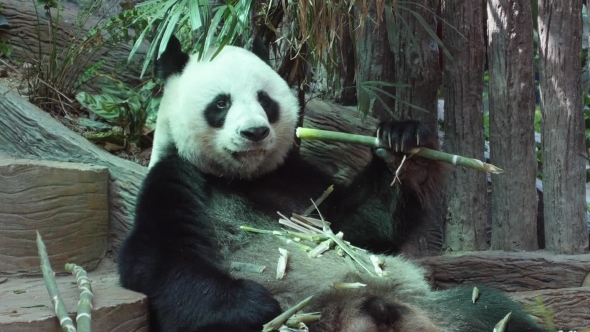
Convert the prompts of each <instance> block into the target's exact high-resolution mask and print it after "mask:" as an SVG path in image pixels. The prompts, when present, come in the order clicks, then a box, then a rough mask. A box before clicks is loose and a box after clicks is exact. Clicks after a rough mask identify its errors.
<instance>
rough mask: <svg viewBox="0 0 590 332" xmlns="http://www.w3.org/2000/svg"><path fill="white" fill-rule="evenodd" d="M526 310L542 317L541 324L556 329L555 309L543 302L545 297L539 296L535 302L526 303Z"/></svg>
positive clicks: (550, 329) (552, 331)
mask: <svg viewBox="0 0 590 332" xmlns="http://www.w3.org/2000/svg"><path fill="white" fill-rule="evenodd" d="M525 310H526V311H527V312H528V313H529V314H531V315H533V316H536V317H539V318H541V324H542V325H543V326H544V327H545V328H546V329H548V330H549V331H551V332H554V331H556V329H555V324H554V323H553V315H554V312H553V309H551V308H550V307H547V306H545V304H543V298H542V297H541V296H538V297H537V298H536V299H535V303H532V304H529V305H525Z"/></svg>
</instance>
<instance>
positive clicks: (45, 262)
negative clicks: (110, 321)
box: [37, 232, 76, 332]
mask: <svg viewBox="0 0 590 332" xmlns="http://www.w3.org/2000/svg"><path fill="white" fill-rule="evenodd" d="M37 249H38V251H39V260H40V261H41V271H42V273H43V280H44V281H45V286H46V287H47V292H48V293H49V298H50V299H51V304H53V312H55V315H56V316H57V319H58V320H59V325H61V328H62V330H63V331H64V332H76V327H75V326H74V322H73V321H72V319H71V318H70V315H69V314H68V310H67V309H66V306H65V304H64V302H63V300H62V298H61V295H60V293H59V289H58V288H57V283H56V282H55V278H54V277H53V269H52V268H51V263H50V262H49V256H48V255H47V248H46V247H45V243H43V239H42V238H41V235H40V234H39V232H37Z"/></svg>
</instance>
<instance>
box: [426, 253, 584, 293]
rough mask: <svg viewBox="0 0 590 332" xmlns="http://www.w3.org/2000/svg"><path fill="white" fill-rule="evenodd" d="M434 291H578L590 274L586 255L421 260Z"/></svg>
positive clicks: (467, 255) (465, 255) (461, 255)
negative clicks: (488, 288) (456, 288)
mask: <svg viewBox="0 0 590 332" xmlns="http://www.w3.org/2000/svg"><path fill="white" fill-rule="evenodd" d="M417 262H418V264H420V265H422V266H424V267H426V268H427V269H429V271H430V273H431V280H432V282H433V284H434V286H435V287H437V288H441V289H447V288H451V287H454V286H457V285H461V284H467V285H472V284H484V285H488V286H491V287H496V288H499V289H502V290H504V291H508V292H516V291H527V290H537V289H558V288H569V287H578V286H580V285H581V284H582V281H583V280H584V278H585V277H586V274H588V272H590V254H584V255H556V254H552V253H549V252H546V251H535V252H504V251H484V252H463V253H455V254H447V255H442V256H434V257H426V258H421V259H419V260H418V261H417Z"/></svg>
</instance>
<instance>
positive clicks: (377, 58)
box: [355, 1, 395, 120]
mask: <svg viewBox="0 0 590 332" xmlns="http://www.w3.org/2000/svg"><path fill="white" fill-rule="evenodd" d="M376 3H377V2H376V1H369V2H368V4H367V6H368V8H366V10H367V11H368V17H367V19H366V20H365V21H364V24H363V25H362V29H363V30H362V31H361V34H360V35H358V36H357V39H356V59H357V60H356V63H357V77H356V82H357V98H358V100H359V103H361V102H362V101H361V100H363V97H365V98H366V97H367V92H366V91H365V90H364V89H363V88H361V87H358V85H359V83H363V82H365V81H383V82H395V71H394V68H395V62H394V55H393V53H392V52H391V49H390V47H389V43H388V42H387V41H388V39H387V25H386V22H385V18H384V17H382V19H381V21H378V22H377V24H376V23H374V21H377V20H378V18H377V9H376ZM362 10H365V9H358V8H357V12H356V15H355V16H356V17H358V16H359V15H360V13H359V11H362ZM384 16H385V15H384ZM381 88H382V89H383V90H385V91H386V92H388V93H390V94H394V93H395V89H394V88H393V87H390V86H383V87H381ZM379 96H380V97H381V99H382V100H383V102H384V103H385V104H387V106H389V107H390V108H391V109H393V108H394V105H395V100H394V99H393V98H391V97H389V96H386V95H384V94H381V93H379ZM371 114H372V115H373V116H374V117H376V118H377V119H379V120H388V119H391V118H392V116H393V114H390V113H389V112H388V111H387V108H386V107H384V106H383V104H382V103H381V102H380V101H378V100H375V101H374V103H373V109H372V113H371Z"/></svg>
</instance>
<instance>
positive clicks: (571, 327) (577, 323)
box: [508, 287, 590, 331]
mask: <svg viewBox="0 0 590 332" xmlns="http://www.w3.org/2000/svg"><path fill="white" fill-rule="evenodd" d="M508 296H510V297H511V298H512V299H514V300H516V301H518V302H519V303H521V304H522V305H523V306H524V307H525V309H527V311H529V312H531V313H532V314H533V316H535V317H536V318H537V319H538V320H539V321H540V322H541V321H543V319H545V318H546V316H544V314H547V313H548V314H551V312H552V313H553V324H554V326H555V327H556V328H559V329H562V330H564V331H587V330H585V329H588V327H590V288H588V287H584V288H582V287H576V288H562V289H545V290H535V291H524V292H514V293H508ZM538 301H540V302H538ZM539 304H542V305H543V306H544V307H546V309H548V310H546V311H544V312H543V310H542V308H539ZM539 309H541V311H539Z"/></svg>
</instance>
